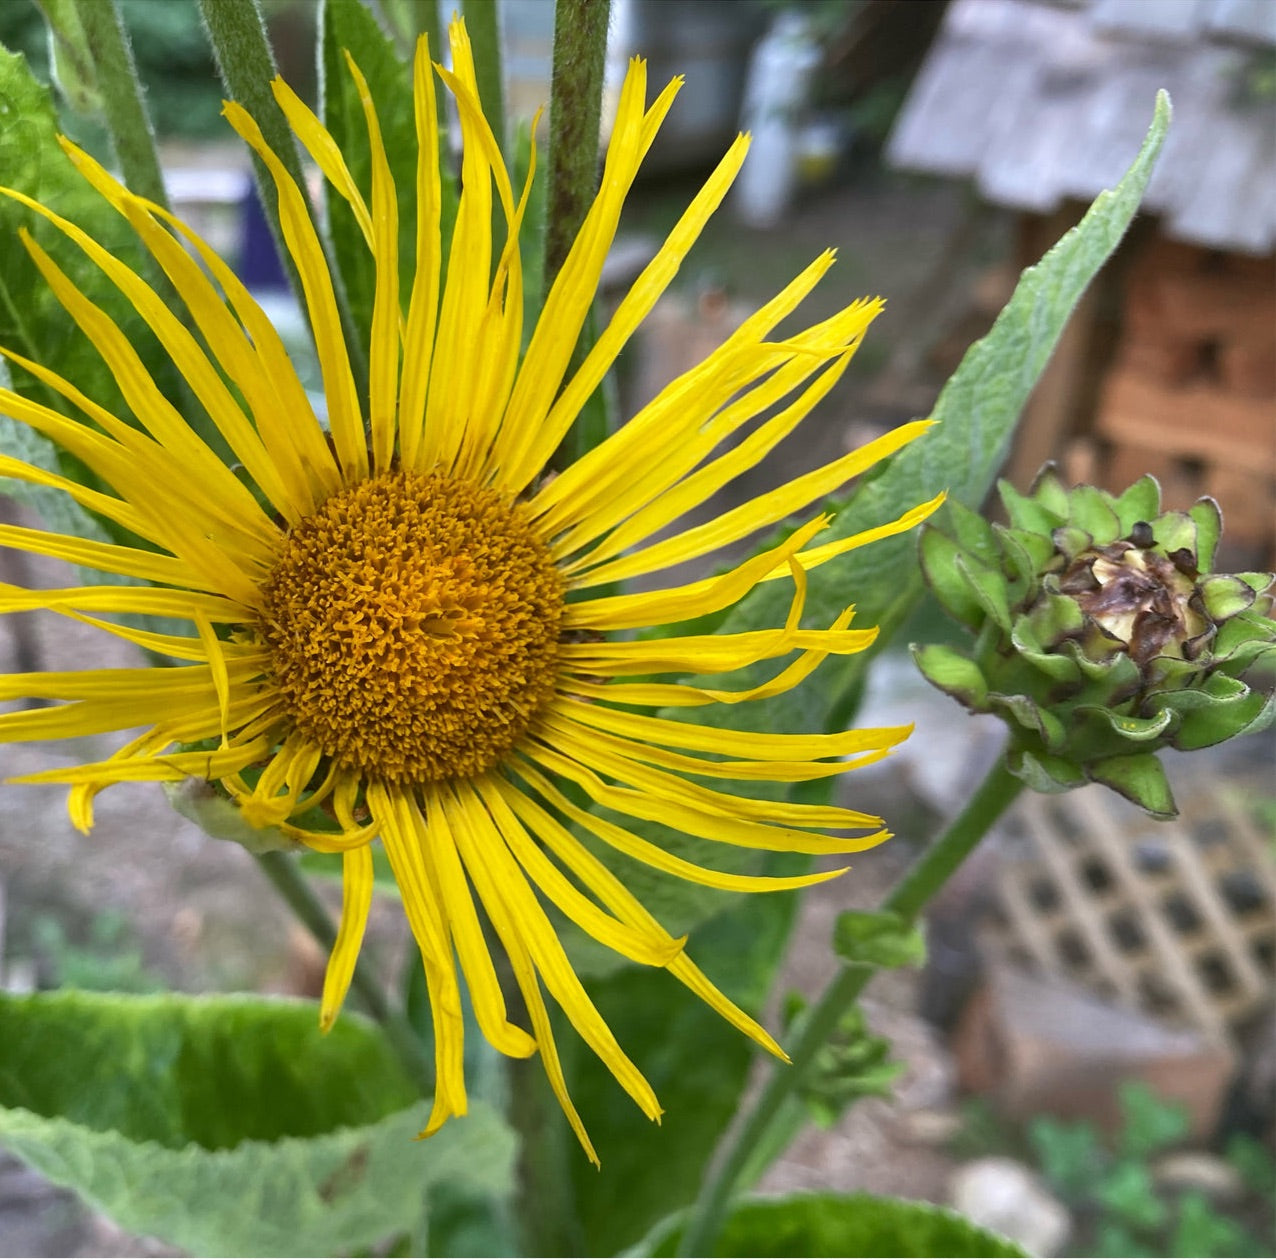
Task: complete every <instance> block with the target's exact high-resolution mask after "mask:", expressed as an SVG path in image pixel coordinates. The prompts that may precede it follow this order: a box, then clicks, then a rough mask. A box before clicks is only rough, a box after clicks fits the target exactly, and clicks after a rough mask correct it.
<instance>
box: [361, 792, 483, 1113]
mask: <svg viewBox="0 0 1276 1260" xmlns="http://www.w3.org/2000/svg"><path fill="white" fill-rule="evenodd" d="M368 809H369V811H370V812H371V814H372V817H373V818H374V819H375V820H376V821H377V822H378V823H379V824H380V826H381V843H382V844H383V845H384V846H385V851H386V855H387V856H388V857H389V859H390V866H391V867H392V868H393V870H394V879H395V882H396V883H397V884H398V885H399V893H400V896H401V897H402V898H403V909H404V912H405V913H406V914H407V916H408V923H409V925H410V926H411V928H412V935H413V936H414V937H415V938H416V943H417V946H418V947H419V949H420V950H421V960H422V962H423V963H424V965H425V979H426V985H427V988H428V989H429V993H430V1016H431V1019H432V1021H433V1024H434V1061H435V1083H434V1104H433V1106H432V1107H431V1109H430V1115H429V1119H428V1120H427V1121H426V1124H425V1128H424V1129H423V1130H422V1131H421V1136H422V1137H429V1136H430V1134H431V1133H436V1132H437V1131H438V1130H439V1129H440V1128H441V1127H442V1126H443V1124H444V1122H445V1121H447V1120H448V1119H449V1118H450V1117H451V1116H463V1115H465V1113H466V1110H467V1109H468V1103H467V1101H466V1094H465V1061H464V1039H465V1028H464V1020H463V1018H462V1015H461V994H460V990H459V988H458V987H457V982H456V967H455V964H454V963H453V961H452V950H451V947H450V946H449V944H448V940H447V930H446V928H445V926H444V920H443V915H442V911H441V909H440V907H439V904H438V900H437V898H436V896H435V893H434V890H433V889H432V888H431V886H430V881H429V879H428V877H427V875H426V870H425V862H424V860H423V858H422V847H423V845H424V844H425V834H424V832H423V831H422V830H421V827H420V824H419V816H418V817H414V816H413V814H412V811H411V810H410V809H409V807H408V802H407V798H406V796H405V794H404V792H403V791H402V789H400V788H397V787H386V786H384V785H383V784H381V783H380V782H378V781H376V780H373V781H371V782H370V783H369V784H368Z"/></svg>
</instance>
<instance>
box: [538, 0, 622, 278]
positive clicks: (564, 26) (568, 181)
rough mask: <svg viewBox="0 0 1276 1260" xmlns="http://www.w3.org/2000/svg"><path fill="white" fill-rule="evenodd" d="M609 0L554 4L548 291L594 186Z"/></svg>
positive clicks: (595, 181) (576, 229)
mask: <svg viewBox="0 0 1276 1260" xmlns="http://www.w3.org/2000/svg"><path fill="white" fill-rule="evenodd" d="M610 8H611V5H610V0H558V3H557V5H556V6H555V10H554V71H553V80H552V86H551V91H550V116H549V124H550V131H549V207H548V214H547V218H546V227H545V283H544V286H543V288H542V290H541V292H542V293H548V292H549V289H550V286H551V285H552V284H553V283H554V278H555V277H556V276H557V275H558V273H559V271H560V270H562V266H563V263H564V261H565V260H566V258H567V253H568V251H569V250H570V249H571V247H572V242H573V241H574V240H575V239H576V235H577V233H578V232H579V231H580V225H581V224H582V223H583V222H584V221H585V214H586V212H587V211H588V209H589V204H590V202H591V201H592V200H593V196H594V193H595V191H596V189H597V186H598V128H599V125H600V120H601V118H602V102H603V69H604V67H605V65H606V61H607V19H608V16H609V13H610Z"/></svg>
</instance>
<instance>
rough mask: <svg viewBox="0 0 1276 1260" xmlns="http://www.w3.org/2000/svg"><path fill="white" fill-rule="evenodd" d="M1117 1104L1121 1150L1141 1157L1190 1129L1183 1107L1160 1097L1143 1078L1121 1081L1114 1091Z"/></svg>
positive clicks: (1175, 1139)
mask: <svg viewBox="0 0 1276 1260" xmlns="http://www.w3.org/2000/svg"><path fill="white" fill-rule="evenodd" d="M1117 1097H1118V1099H1119V1102H1120V1107H1121V1140H1120V1149H1121V1154H1122V1155H1124V1156H1125V1157H1126V1158H1128V1159H1145V1158H1146V1157H1147V1156H1149V1155H1154V1154H1156V1152H1157V1151H1161V1150H1164V1149H1165V1148H1166V1147H1169V1146H1173V1145H1174V1144H1175V1143H1176V1142H1179V1141H1182V1139H1183V1138H1185V1137H1187V1135H1188V1133H1189V1132H1190V1131H1191V1128H1192V1122H1191V1118H1190V1117H1189V1115H1188V1112H1187V1108H1186V1107H1184V1106H1183V1104H1182V1103H1180V1102H1177V1101H1174V1100H1173V1099H1167V1098H1160V1097H1158V1095H1157V1094H1156V1093H1155V1092H1154V1091H1153V1090H1152V1089H1151V1088H1150V1087H1149V1086H1148V1085H1147V1084H1146V1083H1145V1082H1143V1081H1137V1080H1135V1081H1123V1082H1122V1084H1121V1087H1120V1089H1119V1090H1118V1091H1117Z"/></svg>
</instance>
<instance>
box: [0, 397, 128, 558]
mask: <svg viewBox="0 0 1276 1260" xmlns="http://www.w3.org/2000/svg"><path fill="white" fill-rule="evenodd" d="M3 406H4V402H3V395H0V408H2V407H3ZM6 414H7V413H6ZM0 477H12V478H13V479H14V480H16V481H25V482H27V483H29V484H30V485H34V486H47V487H48V488H49V489H50V490H61V491H62V493H63V494H66V495H68V496H69V497H70V498H72V499H74V500H75V502H76V503H78V504H80V506H81V507H86V508H88V509H89V511H90V512H96V513H97V514H98V515H99V516H105V517H106V519H107V520H109V521H114V522H115V523H116V524H117V525H122V526H123V527H124V528H125V529H127V530H130V531H131V532H132V533H134V534H139V535H141V536H142V537H147V536H148V535H147V534H146V530H147V525H146V523H144V522H143V519H142V517H141V515H140V514H139V513H138V512H137V511H136V510H135V509H134V508H133V506H132V504H130V503H125V502H124V500H123V499H116V498H114V497H113V496H111V495H109V494H103V493H102V492H101V491H99V490H91V489H90V488H89V487H88V486H82V485H80V483H79V482H77V481H71V480H70V479H69V478H67V477H61V476H59V475H58V474H57V473H53V472H49V470H48V469H47V468H37V467H35V466H34V465H32V464H24V463H23V462H22V461H21V460H18V459H13V458H12V457H11V456H9V455H0ZM152 541H153V540H152Z"/></svg>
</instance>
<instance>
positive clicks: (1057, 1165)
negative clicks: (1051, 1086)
mask: <svg viewBox="0 0 1276 1260" xmlns="http://www.w3.org/2000/svg"><path fill="white" fill-rule="evenodd" d="M1119 1097H1120V1109H1121V1124H1120V1127H1119V1129H1118V1130H1117V1132H1116V1133H1115V1135H1114V1136H1113V1138H1112V1139H1111V1140H1108V1141H1105V1140H1104V1139H1102V1138H1100V1136H1099V1134H1098V1133H1097V1132H1096V1130H1095V1129H1094V1127H1093V1126H1092V1125H1090V1124H1088V1123H1084V1122H1080V1123H1064V1122H1061V1121H1058V1120H1053V1119H1050V1118H1048V1117H1038V1118H1037V1119H1036V1120H1034V1121H1033V1122H1032V1123H1031V1125H1030V1126H1029V1128H1028V1134H1027V1137H1028V1144H1029V1147H1030V1149H1031V1151H1032V1153H1033V1155H1034V1157H1035V1161H1036V1163H1037V1166H1038V1167H1039V1168H1040V1170H1041V1173H1042V1175H1043V1176H1044V1178H1045V1179H1046V1181H1047V1182H1048V1183H1049V1184H1050V1186H1051V1188H1052V1189H1053V1190H1054V1191H1055V1192H1056V1193H1057V1194H1059V1195H1061V1196H1062V1197H1063V1199H1064V1200H1065V1201H1066V1202H1067V1203H1068V1204H1069V1206H1070V1207H1071V1208H1072V1210H1073V1212H1074V1214H1076V1216H1077V1218H1078V1220H1079V1221H1080V1235H1079V1236H1078V1238H1077V1239H1076V1240H1074V1241H1075V1242H1076V1244H1077V1245H1078V1246H1079V1247H1080V1248H1081V1249H1082V1253H1084V1250H1085V1247H1086V1241H1087V1240H1089V1242H1090V1245H1091V1247H1092V1249H1093V1252H1094V1254H1096V1255H1100V1256H1163V1255H1171V1256H1184V1257H1188V1256H1233V1255H1243V1256H1250V1255H1253V1256H1257V1255H1262V1254H1264V1252H1263V1250H1262V1244H1261V1243H1260V1242H1259V1239H1258V1238H1257V1237H1256V1236H1255V1235H1254V1234H1253V1233H1251V1232H1250V1230H1249V1229H1247V1228H1246V1227H1244V1226H1242V1225H1241V1224H1240V1223H1239V1222H1238V1221H1237V1220H1235V1219H1232V1214H1231V1213H1229V1212H1227V1211H1225V1210H1223V1209H1221V1208H1220V1207H1218V1206H1216V1205H1214V1204H1213V1203H1211V1202H1210V1200H1209V1199H1208V1198H1207V1197H1206V1196H1205V1195H1203V1194H1202V1193H1201V1192H1200V1191H1198V1190H1190V1189H1189V1190H1186V1191H1182V1192H1177V1191H1175V1190H1173V1189H1172V1188H1168V1187H1162V1186H1160V1185H1158V1184H1157V1180H1156V1177H1155V1173H1154V1169H1153V1167H1152V1164H1151V1162H1150V1161H1152V1160H1153V1158H1154V1157H1156V1156H1158V1155H1160V1154H1162V1153H1163V1152H1165V1151H1166V1150H1167V1149H1169V1148H1170V1147H1172V1146H1174V1145H1175V1144H1177V1143H1179V1142H1181V1141H1182V1140H1183V1139H1184V1138H1185V1137H1186V1136H1187V1134H1188V1131H1189V1122H1188V1117H1187V1112H1186V1110H1185V1109H1184V1107H1183V1106H1182V1105H1181V1104H1179V1103H1176V1102H1168V1101H1166V1100H1164V1099H1161V1098H1158V1097H1157V1095H1156V1094H1155V1093H1154V1092H1153V1091H1152V1090H1151V1089H1149V1087H1148V1086H1147V1085H1146V1084H1144V1083H1143V1082H1141V1081H1127V1082H1126V1083H1124V1084H1123V1085H1122V1086H1121V1089H1120V1096H1119ZM1227 1158H1228V1161H1229V1162H1230V1163H1231V1164H1232V1165H1233V1167H1234V1168H1236V1170H1237V1171H1238V1172H1239V1173H1240V1174H1241V1176H1242V1178H1243V1179H1244V1180H1245V1181H1246V1183H1247V1185H1248V1186H1249V1188H1250V1189H1251V1191H1252V1192H1253V1193H1254V1194H1255V1197H1256V1198H1257V1197H1261V1198H1262V1201H1263V1203H1264V1204H1265V1207H1264V1208H1262V1209H1260V1210H1259V1215H1261V1216H1263V1218H1264V1219H1265V1222H1266V1227H1267V1230H1268V1232H1270V1229H1271V1222H1272V1206H1273V1205H1272V1190H1273V1189H1274V1188H1276V1186H1274V1185H1273V1172H1274V1171H1276V1170H1273V1165H1272V1161H1271V1157H1270V1156H1269V1155H1268V1154H1267V1152H1266V1151H1265V1150H1264V1149H1263V1147H1262V1146H1261V1144H1260V1143H1257V1142H1255V1141H1253V1139H1247V1138H1245V1137H1243V1136H1238V1137H1237V1138H1234V1139H1233V1140H1232V1142H1231V1143H1230V1144H1229V1146H1228V1150H1227Z"/></svg>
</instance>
